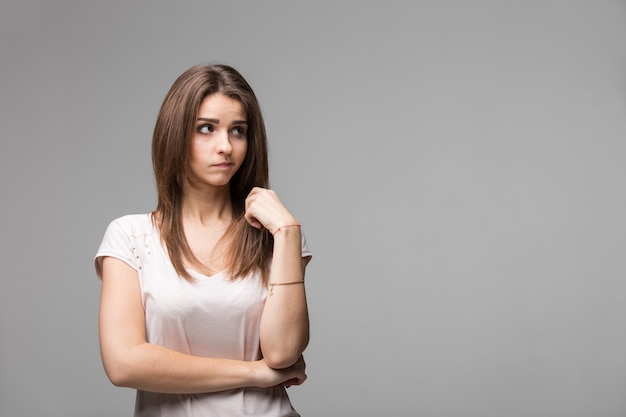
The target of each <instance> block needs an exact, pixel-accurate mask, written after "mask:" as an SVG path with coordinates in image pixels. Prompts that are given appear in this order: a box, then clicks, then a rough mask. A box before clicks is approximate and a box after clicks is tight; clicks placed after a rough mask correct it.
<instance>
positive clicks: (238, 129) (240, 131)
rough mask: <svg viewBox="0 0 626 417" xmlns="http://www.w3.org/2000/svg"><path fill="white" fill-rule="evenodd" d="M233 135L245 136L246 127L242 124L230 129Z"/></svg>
mask: <svg viewBox="0 0 626 417" xmlns="http://www.w3.org/2000/svg"><path fill="white" fill-rule="evenodd" d="M232 132H233V135H235V136H245V135H246V128H245V127H243V126H235V127H233V129H232Z"/></svg>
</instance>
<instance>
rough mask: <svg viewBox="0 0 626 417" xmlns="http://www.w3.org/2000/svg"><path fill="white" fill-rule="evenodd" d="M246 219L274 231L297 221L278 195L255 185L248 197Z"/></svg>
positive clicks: (257, 226)
mask: <svg viewBox="0 0 626 417" xmlns="http://www.w3.org/2000/svg"><path fill="white" fill-rule="evenodd" d="M245 207H246V213H245V219H246V220H247V221H248V223H249V224H250V225H251V226H252V227H256V228H258V229H260V228H261V227H264V228H266V229H268V230H269V231H270V232H274V231H275V230H276V229H277V228H278V227H280V226H282V225H284V224H289V223H295V222H296V221H295V219H294V217H293V216H292V215H291V213H289V211H288V210H287V209H286V208H285V206H284V205H283V204H282V202H281V201H280V199H279V198H278V195H277V194H276V193H275V192H274V191H272V190H268V189H265V188H260V187H255V188H253V189H252V191H250V194H248V197H247V198H246V206H245Z"/></svg>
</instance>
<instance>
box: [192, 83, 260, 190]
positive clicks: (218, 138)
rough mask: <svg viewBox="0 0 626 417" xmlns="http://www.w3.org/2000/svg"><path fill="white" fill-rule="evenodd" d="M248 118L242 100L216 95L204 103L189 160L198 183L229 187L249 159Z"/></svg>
mask: <svg viewBox="0 0 626 417" xmlns="http://www.w3.org/2000/svg"><path fill="white" fill-rule="evenodd" d="M246 116H247V115H246V112H245V111H244V109H243V106H242V105H241V103H240V102H239V101H237V100H235V99H232V98H230V97H227V96H225V95H223V94H220V93H216V94H212V95H210V96H207V97H206V98H205V99H204V100H203V101H202V104H201V105H200V109H199V110H198V118H197V120H196V130H195V133H194V136H193V140H192V144H191V155H190V160H189V165H190V168H191V173H192V175H193V176H194V179H195V181H194V183H197V184H199V185H201V186H202V185H204V186H212V187H221V186H225V185H228V183H229V182H230V180H231V178H232V177H233V175H235V173H236V172H237V170H238V169H239V167H241V164H242V163H243V160H244V159H245V157H246V150H247V148H248V139H247V134H248V123H247V117H246Z"/></svg>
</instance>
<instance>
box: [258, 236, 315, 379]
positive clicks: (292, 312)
mask: <svg viewBox="0 0 626 417" xmlns="http://www.w3.org/2000/svg"><path fill="white" fill-rule="evenodd" d="M299 281H304V266H303V260H302V246H301V232H300V228H299V227H287V228H283V229H281V230H280V231H278V233H276V235H275V236H274V254H273V258H272V266H271V271H270V276H269V284H270V289H269V293H268V296H267V300H266V302H265V308H264V310H263V317H262V319H261V351H262V352H263V357H264V358H265V360H266V361H267V364H268V365H269V366H271V367H273V368H277V369H280V368H286V367H288V366H291V365H292V364H293V363H295V362H296V361H297V360H298V358H299V357H300V355H301V354H302V352H303V351H304V349H305V348H306V346H307V344H308V342H309V315H308V309H307V302H306V292H305V288H304V284H303V283H301V284H291V285H273V284H284V283H292V282H299Z"/></svg>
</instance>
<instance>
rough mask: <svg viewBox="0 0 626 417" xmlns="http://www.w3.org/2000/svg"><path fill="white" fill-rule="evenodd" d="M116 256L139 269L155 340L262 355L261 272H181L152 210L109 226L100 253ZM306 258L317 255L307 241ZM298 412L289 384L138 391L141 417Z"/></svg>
mask: <svg viewBox="0 0 626 417" xmlns="http://www.w3.org/2000/svg"><path fill="white" fill-rule="evenodd" d="M105 256H112V257H114V258H117V259H120V260H122V261H123V262H125V263H127V264H128V265H130V266H131V267H132V268H134V269H135V270H136V271H137V274H138V276H139V282H140V286H141V297H142V303H143V306H144V309H145V312H146V334H147V339H148V342H149V343H153V344H157V345H161V346H164V347H167V348H169V349H173V350H177V351H179V352H184V353H188V354H191V355H197V356H205V357H214V358H229V359H238V360H245V361H253V360H256V359H258V358H259V355H260V347H259V326H260V320H261V313H262V311H263V306H264V304H265V298H266V296H267V290H266V288H265V287H264V286H263V285H262V283H261V279H260V274H252V275H251V276H249V277H247V278H245V279H239V280H235V281H231V280H229V279H227V276H226V275H225V274H224V273H218V274H216V275H213V276H211V277H208V276H205V275H201V274H199V273H197V272H194V271H191V274H192V276H193V278H195V282H189V281H187V280H185V279H183V278H181V277H179V276H178V274H177V273H176V271H175V270H174V267H173V266H172V264H171V262H170V259H169V256H168V254H167V250H165V248H164V247H163V245H162V244H161V241H160V237H159V232H158V229H157V228H155V227H154V225H153V223H152V220H151V215H150V214H135V215H128V216H124V217H120V218H118V219H116V220H114V221H113V222H111V224H110V225H109V227H108V228H107V230H106V232H105V235H104V238H103V240H102V244H101V245H100V249H99V250H98V252H97V254H96V258H95V265H96V272H97V274H98V276H99V277H100V278H102V259H103V257H105ZM302 256H303V257H307V256H311V252H310V251H309V249H308V248H307V245H306V240H305V238H304V237H303V238H302ZM244 415H253V416H268V417H269V416H271V417H278V416H285V417H286V416H298V413H297V412H296V411H295V410H294V409H293V408H292V406H291V403H290V401H289V398H288V397H287V393H286V391H285V389H284V388H283V387H281V386H277V387H273V388H242V389H234V390H228V391H222V392H218V393H207V394H194V395H173V394H160V393H153V392H145V391H141V390H138V391H137V400H136V408H135V416H136V417H144V416H150V417H159V416H167V417H183V416H184V417H191V416H194V417H195V416H198V417H199V416H202V417H205V416H244Z"/></svg>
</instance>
